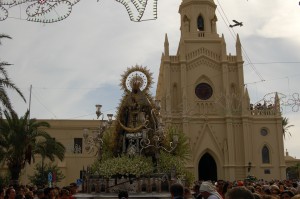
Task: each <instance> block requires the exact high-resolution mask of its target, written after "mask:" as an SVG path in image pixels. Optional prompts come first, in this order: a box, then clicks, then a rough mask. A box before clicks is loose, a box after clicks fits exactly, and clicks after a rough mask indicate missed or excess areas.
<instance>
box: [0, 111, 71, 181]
mask: <svg viewBox="0 0 300 199" xmlns="http://www.w3.org/2000/svg"><path fill="white" fill-rule="evenodd" d="M4 115H5V118H6V119H2V118H0V132H1V133H0V162H4V163H6V164H7V166H8V168H9V171H10V174H11V180H12V182H14V183H17V182H18V179H19V176H20V172H21V170H22V169H23V168H24V167H25V164H26V162H27V163H29V164H31V161H32V160H33V161H34V160H35V155H41V156H42V158H43V159H45V158H49V159H50V160H51V161H54V159H55V157H57V158H58V159H59V160H63V159H64V154H65V151H66V149H65V147H64V146H63V145H62V144H61V143H60V142H57V141H55V140H54V138H52V137H51V136H50V135H49V134H48V133H47V132H46V131H45V129H46V128H49V127H50V125H49V123H47V122H43V121H37V120H36V119H28V116H29V111H27V112H26V113H25V115H24V116H22V117H20V118H19V117H18V115H17V114H16V113H15V112H8V111H6V110H5V111H4Z"/></svg>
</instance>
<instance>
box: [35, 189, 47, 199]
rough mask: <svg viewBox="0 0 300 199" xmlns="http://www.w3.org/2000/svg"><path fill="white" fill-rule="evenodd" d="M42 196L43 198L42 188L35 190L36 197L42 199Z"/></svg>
mask: <svg viewBox="0 0 300 199" xmlns="http://www.w3.org/2000/svg"><path fill="white" fill-rule="evenodd" d="M44 198H45V193H44V189H38V190H37V191H36V199H44Z"/></svg>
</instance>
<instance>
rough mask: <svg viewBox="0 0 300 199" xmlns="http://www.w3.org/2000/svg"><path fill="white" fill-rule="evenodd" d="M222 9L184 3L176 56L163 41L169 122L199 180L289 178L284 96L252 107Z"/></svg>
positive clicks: (196, 1)
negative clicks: (221, 20)
mask: <svg viewBox="0 0 300 199" xmlns="http://www.w3.org/2000/svg"><path fill="white" fill-rule="evenodd" d="M216 7H217V6H216V4H215V3H214V1H213V0H183V1H182V3H181V5H180V8H179V13H180V22H181V26H180V31H181V38H180V41H179V45H178V50H177V53H176V55H170V54H169V42H168V37H167V35H166V36H165V42H164V52H163V54H162V58H161V65H160V70H159V78H158V84H157V91H156V98H157V99H159V100H161V103H162V104H161V106H162V108H161V113H162V115H163V119H164V122H165V124H166V125H169V126H175V127H177V128H179V129H180V130H181V131H183V132H184V133H185V134H186V136H187V137H188V139H189V145H190V147H191V156H190V160H189V162H188V163H187V165H186V166H187V168H189V170H190V171H191V172H193V173H194V174H195V177H196V180H217V179H224V180H231V181H232V180H238V179H245V178H246V177H247V176H248V175H252V176H255V177H257V178H259V179H260V178H262V179H265V180H271V179H285V178H286V165H285V159H284V146H283V132H282V117H281V112H280V102H279V98H278V96H277V94H275V95H274V100H273V102H272V103H262V104H254V105H252V104H251V102H250V96H249V95H248V91H247V89H246V88H245V86H244V72H243V57H242V47H241V43H240V39H239V35H237V36H236V55H231V54H227V51H226V42H225V39H224V36H223V35H222V36H220V35H219V34H218V33H217V17H216V13H215V12H216Z"/></svg>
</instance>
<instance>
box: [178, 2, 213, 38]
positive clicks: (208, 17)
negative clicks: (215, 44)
mask: <svg viewBox="0 0 300 199" xmlns="http://www.w3.org/2000/svg"><path fill="white" fill-rule="evenodd" d="M216 8H217V6H216V4H215V3H214V2H213V0H183V1H182V3H181V5H180V8H179V13H180V15H181V27H180V30H181V38H183V39H185V38H199V37H203V38H209V37H217V26H216V22H217V17H216V15H215V10H216Z"/></svg>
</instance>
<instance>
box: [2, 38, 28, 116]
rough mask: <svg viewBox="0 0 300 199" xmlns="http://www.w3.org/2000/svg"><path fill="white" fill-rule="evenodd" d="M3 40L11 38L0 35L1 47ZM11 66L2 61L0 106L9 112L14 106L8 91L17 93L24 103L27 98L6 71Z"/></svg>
mask: <svg viewBox="0 0 300 199" xmlns="http://www.w3.org/2000/svg"><path fill="white" fill-rule="evenodd" d="M2 38H8V39H11V37H10V36H8V35H4V34H0V45H1V39H2ZM9 65H11V64H9V63H7V62H4V61H1V60H0V105H1V104H2V105H3V106H4V107H5V108H7V109H8V110H9V111H12V104H11V102H10V99H9V97H8V95H7V92H6V89H7V88H9V89H12V90H14V91H16V92H17V93H18V94H19V95H20V96H21V97H22V99H23V100H24V101H26V100H25V97H24V96H23V94H22V92H21V91H20V89H19V88H17V87H16V85H15V84H14V83H13V82H12V81H11V80H10V79H9V77H8V74H7V71H6V69H5V66H9ZM1 114H2V110H1V106H0V115H1Z"/></svg>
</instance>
